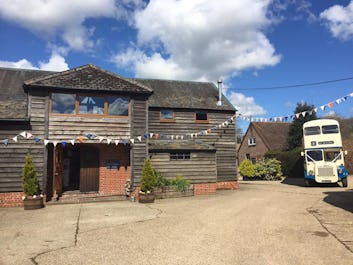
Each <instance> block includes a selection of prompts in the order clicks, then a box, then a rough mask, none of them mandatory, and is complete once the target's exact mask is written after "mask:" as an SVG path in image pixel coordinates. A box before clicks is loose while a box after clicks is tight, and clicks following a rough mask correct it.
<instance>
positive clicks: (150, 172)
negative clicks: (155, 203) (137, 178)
mask: <svg viewBox="0 0 353 265" xmlns="http://www.w3.org/2000/svg"><path fill="white" fill-rule="evenodd" d="M156 184H157V177H156V174H155V171H154V169H153V167H152V163H151V160H150V159H145V162H144V163H143V168H142V177H141V191H142V192H148V191H150V192H152V191H153V188H154V187H155V186H156Z"/></svg>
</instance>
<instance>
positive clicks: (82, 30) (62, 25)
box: [0, 0, 138, 51]
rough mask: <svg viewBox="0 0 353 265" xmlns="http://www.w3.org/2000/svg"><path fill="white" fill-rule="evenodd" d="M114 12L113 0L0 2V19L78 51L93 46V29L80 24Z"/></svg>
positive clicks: (112, 15)
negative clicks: (57, 38)
mask: <svg viewBox="0 0 353 265" xmlns="http://www.w3.org/2000/svg"><path fill="white" fill-rule="evenodd" d="M123 2H127V3H128V2H134V1H123ZM135 2H136V1H135ZM137 2H138V1H137ZM118 13H119V12H118V10H117V8H116V6H115V1H114V0H75V1H62V0H50V1H38V0H11V1H1V5H0V18H2V19H5V20H7V21H10V22H12V23H15V24H17V25H19V26H21V27H23V28H25V29H27V30H29V31H31V32H33V33H35V34H36V35H37V36H39V37H40V38H43V39H46V40H55V37H56V36H57V35H58V36H60V39H61V41H63V42H64V43H65V45H67V46H69V47H70V49H73V50H78V51H84V50H86V49H91V48H92V47H93V46H94V41H93V40H92V36H93V34H94V28H89V27H87V26H85V25H84V22H85V21H86V20H87V19H89V18H101V17H116V16H117V14H118Z"/></svg>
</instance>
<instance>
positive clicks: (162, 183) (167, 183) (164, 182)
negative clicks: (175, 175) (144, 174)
mask: <svg viewBox="0 0 353 265" xmlns="http://www.w3.org/2000/svg"><path fill="white" fill-rule="evenodd" d="M154 173H155V175H156V178H157V181H156V187H159V188H163V187H167V186H170V180H168V179H166V178H165V177H164V176H163V175H162V174H161V173H160V172H159V171H157V170H155V171H154Z"/></svg>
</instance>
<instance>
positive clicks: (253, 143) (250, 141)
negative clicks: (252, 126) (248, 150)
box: [248, 136, 256, 146]
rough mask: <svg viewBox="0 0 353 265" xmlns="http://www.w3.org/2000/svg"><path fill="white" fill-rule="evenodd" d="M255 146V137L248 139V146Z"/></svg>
mask: <svg viewBox="0 0 353 265" xmlns="http://www.w3.org/2000/svg"><path fill="white" fill-rule="evenodd" d="M255 145H256V137H255V136H251V137H249V139H248V146H255Z"/></svg>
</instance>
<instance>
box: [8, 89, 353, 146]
mask: <svg viewBox="0 0 353 265" xmlns="http://www.w3.org/2000/svg"><path fill="white" fill-rule="evenodd" d="M349 97H353V92H352V93H350V94H348V95H346V96H344V97H341V98H338V99H336V100H334V101H332V102H329V103H327V104H325V105H322V106H320V107H319V108H314V109H313V110H311V111H303V112H300V113H296V114H293V115H286V116H280V117H271V118H253V117H247V116H245V115H242V114H240V113H239V114H237V115H234V116H232V117H230V118H229V119H227V120H226V121H224V122H222V123H221V124H219V125H218V126H214V127H212V128H209V129H207V130H202V131H199V132H196V133H186V134H182V135H163V134H159V133H152V132H146V133H144V134H143V135H140V136H137V137H135V138H127V137H126V138H119V139H112V138H109V137H103V136H99V135H97V134H95V133H86V134H84V135H81V136H78V137H77V138H74V139H69V140H49V139H42V138H40V137H38V136H35V135H33V134H31V133H30V132H26V131H23V132H21V133H20V134H18V135H16V136H14V137H12V138H11V139H4V140H2V141H1V142H2V143H3V144H4V145H6V146H7V145H8V144H9V143H10V140H11V141H13V142H15V143H17V142H18V140H19V137H20V136H21V137H22V138H24V139H32V140H33V141H34V143H36V144H41V143H43V144H44V145H48V144H49V143H52V144H53V145H54V146H56V145H57V144H59V143H60V144H61V145H62V146H63V147H65V146H66V145H67V144H71V145H75V143H83V142H84V141H86V140H96V141H97V142H98V143H107V144H108V145H109V144H111V143H113V144H115V145H119V144H124V145H126V144H135V142H136V141H138V142H142V140H144V139H167V140H187V139H194V138H197V137H198V136H202V135H207V134H209V133H212V132H213V131H214V130H217V129H220V128H222V127H227V126H228V125H229V124H231V123H233V121H234V120H235V119H236V118H239V119H242V120H247V121H260V122H269V121H270V122H289V121H290V120H294V119H298V118H299V117H300V116H303V117H305V116H306V115H307V114H310V115H311V114H312V113H313V112H315V113H316V112H318V111H320V110H321V111H324V110H325V109H328V108H332V107H333V106H334V104H341V103H342V102H344V101H346V100H347V99H348V98H349Z"/></svg>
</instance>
